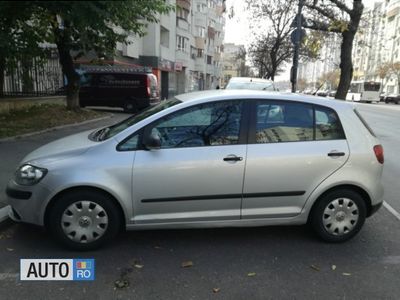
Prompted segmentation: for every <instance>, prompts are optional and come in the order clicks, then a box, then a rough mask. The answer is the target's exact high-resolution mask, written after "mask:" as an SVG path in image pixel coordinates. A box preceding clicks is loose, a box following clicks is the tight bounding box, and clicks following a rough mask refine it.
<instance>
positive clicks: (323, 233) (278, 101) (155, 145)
mask: <svg viewBox="0 0 400 300" xmlns="http://www.w3.org/2000/svg"><path fill="white" fill-rule="evenodd" d="M383 161H384V158H383V149H382V146H381V145H380V143H379V141H378V139H377V138H376V137H375V135H374V134H373V132H372V131H371V129H370V128H369V127H368V125H367V124H366V123H365V121H364V120H363V119H362V118H361V116H360V115H359V113H358V112H357V110H356V109H355V108H354V107H353V106H352V105H350V104H348V103H344V102H336V101H324V100H323V99H319V98H316V97H312V96H304V95H296V94H284V93H281V94H280V93H270V92H262V91H237V90H235V91H233V90H219V91H217V90H214V91H206V92H194V93H189V94H183V95H178V96H176V97H175V98H173V99H170V100H167V101H164V102H162V103H160V104H159V105H157V106H154V107H152V108H150V109H148V110H145V111H143V112H141V113H139V114H137V115H135V116H132V117H130V118H128V119H126V120H124V121H122V122H120V123H118V124H115V125H112V126H109V127H104V128H100V129H96V130H94V131H85V132H82V133H79V134H75V135H72V136H70V137H66V138H63V139H60V140H57V141H54V142H52V143H50V144H47V145H45V146H42V147H41V148H39V149H37V150H35V151H33V152H32V153H30V154H29V155H28V156H27V157H25V158H24V159H23V160H22V162H21V163H20V165H19V167H18V169H17V170H16V172H15V176H14V178H12V179H11V180H10V182H9V184H8V186H7V189H6V192H7V195H8V201H9V203H10V204H11V207H12V210H11V213H10V215H11V217H12V219H14V220H16V221H19V222H26V223H32V224H36V225H41V226H45V227H47V228H48V229H49V230H50V231H51V232H52V234H53V235H54V236H55V238H57V239H58V240H59V241H61V242H62V243H64V244H65V245H67V246H68V247H71V248H74V249H83V250H87V249H93V248H96V247H98V246H100V245H101V244H102V243H104V242H105V241H107V240H110V239H111V238H112V237H114V236H115V235H116V234H117V233H118V232H119V231H120V230H121V229H125V228H126V229H130V230H141V229H150V228H151V229H156V228H157V229H163V228H164V229H168V228H187V227H196V228H199V227H214V226H215V227H221V226H238V227H239V226H265V225H278V224H279V225H283V224H286V225H299V224H305V223H310V224H311V225H312V227H313V228H314V230H315V232H316V233H317V234H318V236H319V237H320V238H322V239H323V240H325V241H328V242H343V241H346V240H348V239H350V238H351V237H353V236H354V235H355V234H356V233H357V232H358V231H359V230H360V229H361V227H362V226H363V224H364V221H365V219H366V217H368V216H370V215H372V214H373V213H374V212H375V211H377V210H378V208H379V207H380V206H381V204H382V194H383V188H382V183H381V175H382V169H383Z"/></svg>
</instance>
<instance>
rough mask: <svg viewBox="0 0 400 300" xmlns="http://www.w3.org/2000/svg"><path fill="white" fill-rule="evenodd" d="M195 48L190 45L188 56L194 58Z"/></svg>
mask: <svg viewBox="0 0 400 300" xmlns="http://www.w3.org/2000/svg"><path fill="white" fill-rule="evenodd" d="M196 50H197V49H196V48H195V47H193V46H190V57H191V58H192V59H195V58H196V52H197V51H196Z"/></svg>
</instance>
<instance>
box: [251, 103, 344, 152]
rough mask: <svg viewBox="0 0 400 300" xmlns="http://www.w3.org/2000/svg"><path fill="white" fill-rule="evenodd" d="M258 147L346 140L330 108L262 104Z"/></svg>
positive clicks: (298, 104)
mask: <svg viewBox="0 0 400 300" xmlns="http://www.w3.org/2000/svg"><path fill="white" fill-rule="evenodd" d="M256 114H257V115H256V122H257V123H256V126H255V127H256V128H255V131H256V132H255V135H256V136H255V143H257V144H262V143H281V142H302V141H313V140H316V141H320V140H338V139H345V138H346V137H345V134H344V131H343V127H342V125H341V123H340V120H339V117H338V115H337V113H336V112H335V111H334V110H332V109H331V108H328V107H323V106H318V105H312V104H307V103H298V102H285V101H280V102H274V101H258V102H257V103H256Z"/></svg>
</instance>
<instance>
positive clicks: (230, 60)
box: [222, 43, 245, 86]
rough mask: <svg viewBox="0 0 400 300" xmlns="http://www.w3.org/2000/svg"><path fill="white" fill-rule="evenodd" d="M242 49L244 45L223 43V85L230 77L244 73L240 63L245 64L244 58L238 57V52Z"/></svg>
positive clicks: (241, 51)
mask: <svg viewBox="0 0 400 300" xmlns="http://www.w3.org/2000/svg"><path fill="white" fill-rule="evenodd" d="M244 51H245V48H244V45H235V44H233V43H225V44H224V53H223V71H222V78H223V82H222V85H223V86H225V85H226V84H227V83H228V81H229V79H230V78H231V77H237V76H245V74H242V65H244V64H245V60H244V59H242V58H239V54H240V53H243V52H244Z"/></svg>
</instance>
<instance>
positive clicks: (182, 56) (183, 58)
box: [175, 50, 190, 67]
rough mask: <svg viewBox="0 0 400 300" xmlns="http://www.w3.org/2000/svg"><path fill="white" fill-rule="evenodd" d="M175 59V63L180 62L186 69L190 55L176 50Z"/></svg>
mask: <svg viewBox="0 0 400 300" xmlns="http://www.w3.org/2000/svg"><path fill="white" fill-rule="evenodd" d="M175 55H176V56H175V59H176V61H179V62H182V64H183V66H184V67H187V66H188V64H189V60H190V54H189V52H184V51H181V50H176V53H175Z"/></svg>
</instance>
